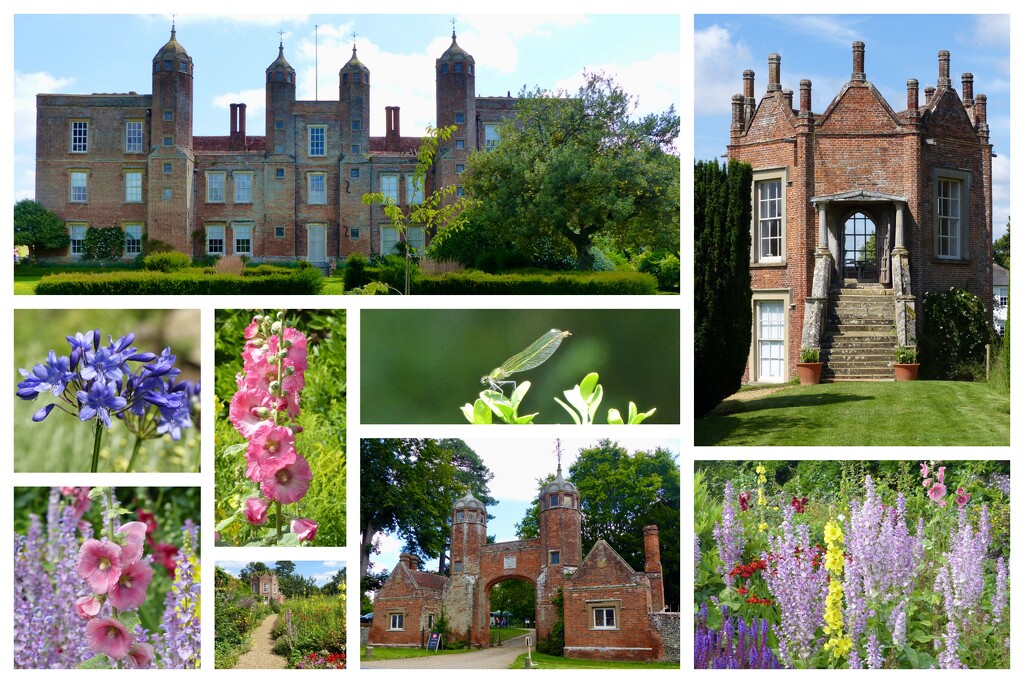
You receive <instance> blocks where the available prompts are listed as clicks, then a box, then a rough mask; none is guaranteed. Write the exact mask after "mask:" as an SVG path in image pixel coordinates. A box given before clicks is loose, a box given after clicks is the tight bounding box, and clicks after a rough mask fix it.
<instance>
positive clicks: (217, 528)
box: [213, 514, 238, 531]
mask: <svg viewBox="0 0 1024 683" xmlns="http://www.w3.org/2000/svg"><path fill="white" fill-rule="evenodd" d="M237 519H238V515H237V514H234V515H231V516H230V517H228V518H227V519H225V520H223V521H222V522H221V523H220V524H218V525H217V526H215V527H214V529H213V530H214V531H224V530H225V529H227V528H228V527H229V526H231V525H232V524H234V523H235V521H236V520H237Z"/></svg>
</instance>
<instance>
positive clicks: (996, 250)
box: [992, 221, 1010, 270]
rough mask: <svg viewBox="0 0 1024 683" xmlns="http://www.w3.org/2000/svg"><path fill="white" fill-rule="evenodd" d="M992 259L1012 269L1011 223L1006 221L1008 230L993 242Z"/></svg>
mask: <svg viewBox="0 0 1024 683" xmlns="http://www.w3.org/2000/svg"><path fill="white" fill-rule="evenodd" d="M992 260H993V261H994V262H995V263H998V264H999V265H1001V266H1002V267H1003V268H1006V269H1007V270H1009V269H1010V223H1009V221H1007V223H1006V232H1005V233H1003V234H1002V235H1001V236H1000V237H999V239H997V240H996V241H995V242H993V243H992Z"/></svg>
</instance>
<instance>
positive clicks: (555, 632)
mask: <svg viewBox="0 0 1024 683" xmlns="http://www.w3.org/2000/svg"><path fill="white" fill-rule="evenodd" d="M551 604H553V605H554V606H555V607H557V608H558V619H557V620H556V621H555V623H554V624H552V626H551V630H550V631H548V634H547V635H546V636H545V637H543V638H539V639H538V640H537V652H540V653H542V654H546V655H551V656H553V657H561V656H562V651H563V650H564V649H565V596H564V595H563V594H562V589H561V588H559V589H558V594H557V595H556V596H555V597H553V598H552V599H551Z"/></svg>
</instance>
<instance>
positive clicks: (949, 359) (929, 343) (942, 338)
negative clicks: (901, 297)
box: [920, 287, 993, 379]
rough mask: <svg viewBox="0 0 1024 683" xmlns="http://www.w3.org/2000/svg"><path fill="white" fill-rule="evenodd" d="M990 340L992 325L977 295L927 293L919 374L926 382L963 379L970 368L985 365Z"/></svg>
mask: <svg viewBox="0 0 1024 683" xmlns="http://www.w3.org/2000/svg"><path fill="white" fill-rule="evenodd" d="M992 336H993V333H992V321H991V319H990V317H989V315H988V312H987V311H986V309H985V304H984V302H982V300H981V299H980V298H979V297H977V296H976V295H974V294H971V293H970V292H968V291H966V290H963V289H958V288H956V287H950V288H949V289H948V290H946V291H944V292H928V293H926V294H925V295H924V331H923V334H922V337H921V340H920V357H921V361H922V363H921V372H922V373H923V374H924V376H926V377H928V378H938V379H960V378H963V377H964V374H965V372H967V373H970V367H971V366H977V365H980V364H982V363H984V361H985V345H986V344H988V343H989V341H990V340H991V338H992Z"/></svg>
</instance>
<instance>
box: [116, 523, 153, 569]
mask: <svg viewBox="0 0 1024 683" xmlns="http://www.w3.org/2000/svg"><path fill="white" fill-rule="evenodd" d="M117 533H119V534H124V535H125V540H126V541H127V544H126V545H125V547H124V550H123V551H122V552H123V553H124V563H125V564H131V563H132V562H138V560H139V558H141V557H142V544H143V543H145V541H146V525H145V524H144V523H142V522H127V523H125V524H122V525H121V526H120V527H118V529H117Z"/></svg>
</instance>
